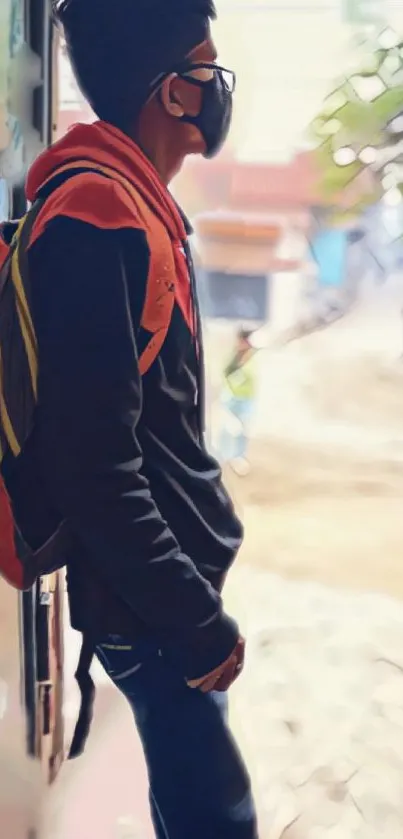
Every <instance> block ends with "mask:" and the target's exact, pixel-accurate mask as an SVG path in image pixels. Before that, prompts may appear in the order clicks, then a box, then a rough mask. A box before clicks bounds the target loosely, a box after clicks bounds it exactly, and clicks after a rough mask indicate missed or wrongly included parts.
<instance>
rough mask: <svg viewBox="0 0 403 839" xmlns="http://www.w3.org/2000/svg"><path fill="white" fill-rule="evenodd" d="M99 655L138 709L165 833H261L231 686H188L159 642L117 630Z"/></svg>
mask: <svg viewBox="0 0 403 839" xmlns="http://www.w3.org/2000/svg"><path fill="white" fill-rule="evenodd" d="M97 656H98V659H99V661H100V662H101V664H102V665H103V667H104V669H105V670H106V672H107V673H108V675H109V676H110V678H111V679H112V681H113V682H114V683H115V685H116V686H117V687H118V688H119V690H120V691H121V692H122V693H123V695H124V696H125V697H126V698H127V699H128V701H129V703H130V705H131V707H132V709H133V712H134V716H135V720H136V724H137V728H138V731H139V734H140V738H141V741H142V744H143V749H144V754H145V758H146V762H147V767H148V774H149V783H150V803H151V812H152V817H153V822H154V828H155V833H156V836H157V839H257V827H256V818H255V809H254V803H253V798H252V794H251V789H250V781H249V777H248V774H247V771H246V769H245V766H244V764H243V761H242V759H241V756H240V754H239V751H238V749H237V747H236V745H235V743H234V740H233V738H232V736H231V734H230V732H229V729H228V726H227V719H226V718H227V699H226V696H225V694H218V693H215V694H214V693H212V694H202V693H201V692H200V691H199V690H191V689H190V688H189V687H187V685H186V682H185V680H184V678H183V676H182V675H181V674H180V673H179V672H178V671H177V670H176V669H175V666H174V664H173V663H172V662H171V660H170V659H169V655H168V654H167V653H164V652H162V651H161V650H160V649H159V646H158V644H157V643H156V642H151V641H140V642H138V643H136V644H130V642H129V641H127V640H125V639H124V638H121V637H120V636H116V635H113V636H110V637H109V638H108V639H107V640H106V642H105V643H103V644H100V645H99V646H98V647H97ZM133 782H134V780H133Z"/></svg>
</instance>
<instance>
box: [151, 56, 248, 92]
mask: <svg viewBox="0 0 403 839" xmlns="http://www.w3.org/2000/svg"><path fill="white" fill-rule="evenodd" d="M172 73H174V74H175V75H177V76H180V78H181V79H184V80H185V81H187V82H189V84H194V85H197V86H198V87H203V85H205V84H207V82H209V81H211V80H212V79H213V78H214V73H218V74H219V76H220V78H221V81H222V83H223V85H224V86H225V88H226V90H228V92H229V93H234V92H235V88H236V75H235V73H234V72H233V70H227V69H226V67H221V66H220V65H219V64H215V63H214V61H195V62H192V61H184V62H183V63H182V64H177V65H176V66H175V67H173V68H172V70H170V71H169V73H162V74H161V75H160V76H158V78H157V79H155V80H154V82H153V83H152V85H151V86H150V94H152V93H154V92H155V91H156V90H158V88H159V87H160V86H161V85H162V83H163V81H164V79H166V78H168V76H170V75H171V74H172Z"/></svg>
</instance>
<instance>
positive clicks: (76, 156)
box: [26, 121, 186, 240]
mask: <svg viewBox="0 0 403 839" xmlns="http://www.w3.org/2000/svg"><path fill="white" fill-rule="evenodd" d="M75 160H76V161H77V162H78V166H79V167H80V168H81V167H83V166H85V161H88V163H89V164H92V165H98V166H105V167H109V168H110V169H114V170H115V171H116V172H117V173H118V174H119V175H121V176H123V177H124V178H126V179H127V180H128V181H129V182H130V183H131V184H132V186H133V187H134V188H135V189H136V190H137V191H138V192H139V193H140V195H141V197H142V198H143V199H144V200H145V201H146V203H147V204H148V206H149V207H150V209H151V210H152V211H153V212H154V213H155V214H156V215H157V216H158V217H159V218H160V220H161V221H162V222H163V224H164V225H165V227H166V228H167V230H168V232H169V234H170V236H171V238H172V239H180V240H184V239H185V238H186V230H185V226H184V222H183V219H182V216H181V214H180V212H179V210H178V208H177V206H176V204H175V202H174V200H173V198H172V196H171V195H170V193H169V191H168V189H167V187H166V186H165V184H164V183H163V182H162V181H161V178H160V177H159V175H158V172H157V171H156V169H155V167H154V166H153V165H152V163H151V162H150V161H149V160H148V158H147V157H146V156H145V154H144V153H143V152H142V151H141V149H140V148H139V147H138V146H137V145H136V143H134V142H133V140H131V139H130V138H129V137H127V136H126V135H125V134H123V132H122V131H120V130H119V129H117V128H114V127H113V126H112V125H109V124H108V123H106V122H102V121H98V122H95V123H92V124H90V125H85V124H79V125H75V126H74V127H73V128H71V129H70V131H68V133H67V134H66V135H65V136H64V137H63V138H62V139H61V140H59V141H58V142H57V143H55V144H54V145H52V146H50V148H48V149H46V150H45V151H44V152H42V154H41V155H40V156H39V157H38V158H37V160H36V161H35V163H34V164H33V165H32V166H31V168H30V170H29V173H28V177H27V182H26V196H27V199H28V201H30V202H33V201H35V199H36V198H38V196H39V194H40V191H41V189H42V188H43V187H44V186H45V184H46V183H47V182H48V181H49V180H50V179H51V178H52V177H54V176H56V175H57V172H58V170H59V169H61V168H62V167H63V166H66V164H71V163H74V161H75ZM115 221H116V220H115Z"/></svg>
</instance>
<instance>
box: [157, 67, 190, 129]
mask: <svg viewBox="0 0 403 839" xmlns="http://www.w3.org/2000/svg"><path fill="white" fill-rule="evenodd" d="M177 80H178V76H177V75H176V73H171V75H170V76H167V78H166V79H164V82H163V84H162V86H161V88H160V97H161V102H162V104H163V106H164V108H165V110H166V112H167V113H168V114H169V115H170V116H171V117H177V118H180V117H183V116H184V113H185V109H184V107H183V105H182V102H181V100H180V92H179V90H178V87H179V85H177V84H175V82H177Z"/></svg>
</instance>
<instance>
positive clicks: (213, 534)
mask: <svg viewBox="0 0 403 839" xmlns="http://www.w3.org/2000/svg"><path fill="white" fill-rule="evenodd" d="M55 11H56V15H57V16H58V18H59V21H60V22H61V24H62V26H63V28H64V34H65V38H66V43H67V50H68V53H69V55H70V58H71V62H72V65H73V68H74V71H75V74H76V77H77V80H78V83H79V85H80V87H81V89H82V91H83V93H84V95H85V97H86V98H87V100H88V101H89V103H90V105H91V106H92V108H93V110H94V111H95V113H96V115H97V117H98V118H99V121H98V122H96V123H95V124H94V125H89V126H88V125H85V126H84V125H81V126H77V127H75V128H73V129H72V130H71V131H70V132H69V133H68V135H67V136H66V137H65V138H64V139H63V140H61V141H60V142H59V143H57V144H56V145H55V146H53V147H52V148H51V149H49V150H48V151H46V152H44V154H43V155H41V157H40V158H39V159H38V160H37V162H36V163H35V164H34V166H33V167H32V169H31V171H30V173H29V177H28V182H27V195H28V198H29V199H30V200H31V201H35V199H37V198H38V197H39V198H41V197H42V198H44V197H45V198H46V203H45V205H44V208H43V209H42V210H41V213H40V215H39V216H38V219H37V221H36V224H35V228H34V231H33V234H32V236H31V240H30V246H29V250H28V264H29V274H30V277H31V278H32V301H31V307H32V312H33V320H34V325H35V331H36V336H37V341H38V351H39V383H38V408H37V413H36V422H35V429H34V431H33V434H32V435H31V437H30V440H29V443H28V444H27V446H26V448H24V451H23V454H22V455H21V457H20V458H19V459H18V461H17V462H18V469H17V470H16V471H15V473H14V474H13V475H9V476H8V485H9V488H10V491H11V493H12V497H13V501H14V503H15V506H16V509H17V513H18V519H19V521H20V522H23V530H24V533H26V534H27V535H29V537H30V539H29V541H30V544H33V545H34V544H35V541H37V542H40V541H41V538H42V541H43V535H44V533H45V532H46V528H47V527H49V519H52V521H53V524H56V523H57V522H58V521H60V520H61V519H63V520H66V521H68V522H69V524H70V526H71V528H72V530H73V532H74V534H75V537H76V549H75V552H74V554H73V555H71V557H70V558H69V562H68V585H69V597H70V611H71V618H72V624H73V626H74V627H75V628H76V629H79V630H80V631H82V632H83V633H85V634H86V635H87V637H90V638H91V639H93V642H94V647H95V650H96V653H97V655H98V657H99V659H100V661H101V663H102V664H103V666H104V667H105V670H106V671H107V673H108V674H109V675H110V677H111V679H112V680H113V681H114V682H115V684H116V685H117V686H118V688H119V689H120V690H121V691H122V692H123V694H124V695H125V696H126V697H127V698H128V700H129V702H130V704H131V706H132V708H133V711H134V714H135V717H136V722H137V726H138V730H139V733H140V736H141V739H142V743H143V747H144V752H145V756H146V761H147V765H148V771H149V778H150V791H151V792H150V798H151V808H152V815H153V820H154V825H155V831H156V835H157V837H158V839H163V837H164V839H256V836H257V832H256V823H255V813H254V806H253V801H252V797H251V791H250V783H249V778H248V775H247V772H246V770H245V767H244V765H243V762H242V760H241V758H240V755H239V753H238V751H237V748H236V746H235V744H234V742H233V740H232V738H231V735H230V733H229V730H228V728H227V725H226V719H225V691H226V690H227V689H228V688H229V687H230V685H231V684H232V682H233V681H234V679H235V678H236V677H237V675H238V674H239V673H240V671H241V670H242V665H243V655H244V642H243V640H242V638H241V637H240V635H239V631H238V628H237V626H236V624H235V622H234V621H233V620H232V619H231V618H229V617H228V616H227V615H226V614H225V612H224V611H223V607H222V601H221V596H220V592H221V590H222V586H223V583H224V580H225V576H226V573H227V571H228V569H229V567H230V566H231V564H232V562H233V560H234V558H235V556H236V554H237V551H238V549H239V547H240V544H241V541H242V528H241V525H240V523H239V521H238V520H237V518H236V516H235V513H234V509H233V506H232V503H231V501H230V499H229V498H228V496H227V494H226V491H225V489H224V488H223V485H222V483H221V475H220V471H219V468H218V466H217V463H216V462H215V461H214V460H213V459H212V458H211V457H210V456H209V454H208V453H207V451H206V448H205V445H204V440H203V354H202V339H201V333H200V322H199V317H198V308H197V301H196V297H195V291H194V276H193V268H192V263H191V258H190V253H189V248H188V244H187V234H188V233H189V225H188V224H187V222H186V220H185V219H184V218H183V216H182V215H181V213H180V212H179V210H178V208H177V206H176V204H175V203H174V201H173V200H172V198H171V196H170V193H169V192H168V189H167V185H168V184H169V182H170V180H171V179H172V177H173V176H174V175H175V173H176V172H177V171H178V169H179V168H180V166H181V165H182V163H183V160H184V158H185V157H186V155H188V154H191V153H193V154H198V153H200V154H204V155H205V156H206V157H212V156H213V155H214V154H215V153H216V152H217V151H218V150H219V148H220V147H221V145H222V143H223V142H224V140H225V138H226V135H227V133H228V129H229V125H230V120H231V111H232V91H233V81H234V79H233V74H231V73H230V72H227V71H224V70H222V69H221V68H219V67H218V66H217V64H216V51H215V47H214V45H213V42H212V39H211V35H210V27H209V23H210V20H211V19H212V18H213V17H214V8H213V5H212V0H114V2H113V3H111V2H110V0H64V2H59V3H57V4H56V9H55ZM83 160H84V161H86V162H87V163H86V166H87V165H88V169H89V170H90V171H85V170H86V166H84V171H83V163H82V161H83ZM75 162H76V164H75ZM63 164H67V165H68V164H72V165H73V168H74V165H77V172H74V171H73V172H72V171H71V167H70V171H68V172H66V171H64V172H63V168H62V169H61V168H60V167H63ZM97 169H98V170H99V171H98V174H97ZM101 169H103V174H102V173H101ZM105 172H106V173H108V174H107V175H105ZM55 173H56V174H55ZM55 180H56V181H57V182H56V183H55ZM50 182H51V190H49V183H50ZM157 234H158V235H157ZM167 247H169V250H168V251H167ZM167 276H168V277H169V278H170V279H169V282H168V283H165V280H166V277H167ZM151 277H152V278H153V283H154V286H153V289H154V291H153V294H154V298H153V301H152V302H153V306H151V303H150V299H149V298H150V297H151V296H152V290H151V279H150V278H151ZM158 283H160V284H161V295H160V300H159V299H158V297H157V298H156V297H155V289H156V284H157V285H158ZM167 307H168V308H169V307H171V308H169V324H168V328H166V327H167V324H166V320H164V318H166V312H167ZM156 346H157V348H158V352H155V347H156ZM147 353H148V357H149V358H152V363H151V364H149V365H147V364H144V363H143V362H144V359H147ZM27 487H29V490H30V492H29V499H30V503H29V504H27V503H25V499H26V498H27ZM33 499H35V501H34V502H33ZM44 499H45V500H44ZM45 502H46V503H45ZM34 508H35V509H34ZM46 516H47V518H48V523H47V525H45V518H46ZM40 523H43V526H42V524H40ZM41 527H42V533H39V532H38V531H39V530H40V529H41ZM133 783H135V780H134V779H133Z"/></svg>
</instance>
